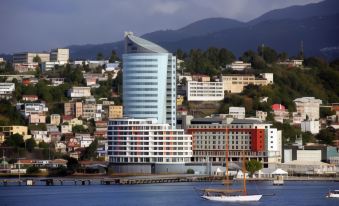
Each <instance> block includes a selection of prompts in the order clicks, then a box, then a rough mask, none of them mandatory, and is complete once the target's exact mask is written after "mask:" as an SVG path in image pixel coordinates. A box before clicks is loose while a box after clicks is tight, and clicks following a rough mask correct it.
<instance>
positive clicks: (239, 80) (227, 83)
mask: <svg viewBox="0 0 339 206" xmlns="http://www.w3.org/2000/svg"><path fill="white" fill-rule="evenodd" d="M265 77H267V78H269V79H265V78H256V77H255V76H254V75H224V76H222V81H223V83H224V90H225V91H227V92H229V93H241V92H242V91H243V90H244V88H245V87H246V86H247V85H250V84H253V85H259V86H265V85H268V84H271V83H273V74H272V75H269V73H265Z"/></svg>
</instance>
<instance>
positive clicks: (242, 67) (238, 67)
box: [226, 61, 252, 71]
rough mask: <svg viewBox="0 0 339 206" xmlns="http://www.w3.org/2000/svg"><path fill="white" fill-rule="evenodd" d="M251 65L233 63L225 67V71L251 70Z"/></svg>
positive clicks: (238, 62) (240, 62)
mask: <svg viewBox="0 0 339 206" xmlns="http://www.w3.org/2000/svg"><path fill="white" fill-rule="evenodd" d="M251 67H252V65H251V63H246V62H243V61H235V62H232V64H228V65H226V69H231V70H233V71H243V70H245V69H251Z"/></svg>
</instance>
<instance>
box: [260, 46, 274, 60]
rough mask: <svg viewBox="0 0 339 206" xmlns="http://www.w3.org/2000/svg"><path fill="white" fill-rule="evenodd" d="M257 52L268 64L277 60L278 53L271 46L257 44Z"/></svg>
mask: <svg viewBox="0 0 339 206" xmlns="http://www.w3.org/2000/svg"><path fill="white" fill-rule="evenodd" d="M258 54H259V56H261V57H262V58H263V59H264V60H265V62H266V63H268V64H272V63H275V62H277V60H278V54H277V52H276V51H275V50H274V49H272V48H270V47H268V46H264V45H262V46H259V47H258Z"/></svg>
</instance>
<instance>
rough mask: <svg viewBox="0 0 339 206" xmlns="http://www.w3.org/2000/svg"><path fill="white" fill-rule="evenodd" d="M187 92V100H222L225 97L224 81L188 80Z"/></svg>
mask: <svg viewBox="0 0 339 206" xmlns="http://www.w3.org/2000/svg"><path fill="white" fill-rule="evenodd" d="M186 94H187V101H220V100H223V99H224V89H223V83H222V82H197V81H188V82H187V84H186Z"/></svg>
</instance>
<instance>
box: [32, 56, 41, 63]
mask: <svg viewBox="0 0 339 206" xmlns="http://www.w3.org/2000/svg"><path fill="white" fill-rule="evenodd" d="M33 62H37V63H41V58H40V57H39V55H36V56H35V57H33Z"/></svg>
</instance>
